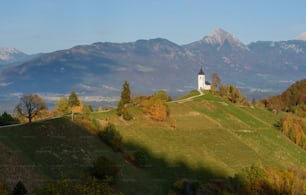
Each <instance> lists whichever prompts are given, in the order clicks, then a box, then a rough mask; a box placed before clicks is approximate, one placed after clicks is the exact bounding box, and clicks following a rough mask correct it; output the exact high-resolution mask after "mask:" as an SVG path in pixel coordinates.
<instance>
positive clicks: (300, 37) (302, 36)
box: [296, 32, 306, 41]
mask: <svg viewBox="0 0 306 195" xmlns="http://www.w3.org/2000/svg"><path fill="white" fill-rule="evenodd" d="M296 39H297V40H300V41H306V32H302V33H301V34H299V35H298V36H297V37H296Z"/></svg>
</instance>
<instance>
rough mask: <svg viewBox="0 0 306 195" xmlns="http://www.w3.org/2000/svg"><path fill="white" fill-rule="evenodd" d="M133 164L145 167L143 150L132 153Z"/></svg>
mask: <svg viewBox="0 0 306 195" xmlns="http://www.w3.org/2000/svg"><path fill="white" fill-rule="evenodd" d="M134 158H135V164H136V165H137V166H139V167H145V166H146V165H147V155H146V153H145V152H144V151H142V150H138V151H136V152H135V153H134Z"/></svg>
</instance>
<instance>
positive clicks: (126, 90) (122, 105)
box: [117, 81, 132, 119]
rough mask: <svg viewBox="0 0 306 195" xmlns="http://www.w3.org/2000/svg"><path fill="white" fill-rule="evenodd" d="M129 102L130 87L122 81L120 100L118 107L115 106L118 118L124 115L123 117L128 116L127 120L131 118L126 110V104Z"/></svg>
mask: <svg viewBox="0 0 306 195" xmlns="http://www.w3.org/2000/svg"><path fill="white" fill-rule="evenodd" d="M130 102H131V90H130V85H129V83H128V82H127V81H124V83H123V85H122V92H121V98H120V100H119V102H118V106H117V114H118V115H119V116H121V115H123V114H124V115H125V116H129V117H127V118H129V119H130V118H132V116H131V114H130V113H128V111H127V109H126V104H128V103H130Z"/></svg>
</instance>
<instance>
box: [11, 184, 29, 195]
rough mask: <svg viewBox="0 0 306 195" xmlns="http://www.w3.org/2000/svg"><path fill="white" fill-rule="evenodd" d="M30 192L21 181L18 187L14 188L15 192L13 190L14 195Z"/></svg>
mask: <svg viewBox="0 0 306 195" xmlns="http://www.w3.org/2000/svg"><path fill="white" fill-rule="evenodd" d="M27 192H28V191H27V189H26V188H25V186H24V184H23V183H22V182H21V181H19V182H18V183H17V184H16V186H15V187H14V190H13V195H24V194H26V193H27Z"/></svg>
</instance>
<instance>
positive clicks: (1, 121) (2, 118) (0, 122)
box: [0, 112, 19, 126]
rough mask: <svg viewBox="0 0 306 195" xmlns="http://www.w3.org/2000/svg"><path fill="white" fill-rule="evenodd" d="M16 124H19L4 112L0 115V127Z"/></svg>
mask: <svg viewBox="0 0 306 195" xmlns="http://www.w3.org/2000/svg"><path fill="white" fill-rule="evenodd" d="M17 123H19V120H18V119H17V118H15V117H13V116H12V115H10V114H8V113H7V112H4V113H3V114H2V115H0V126H4V125H12V124H17Z"/></svg>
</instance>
